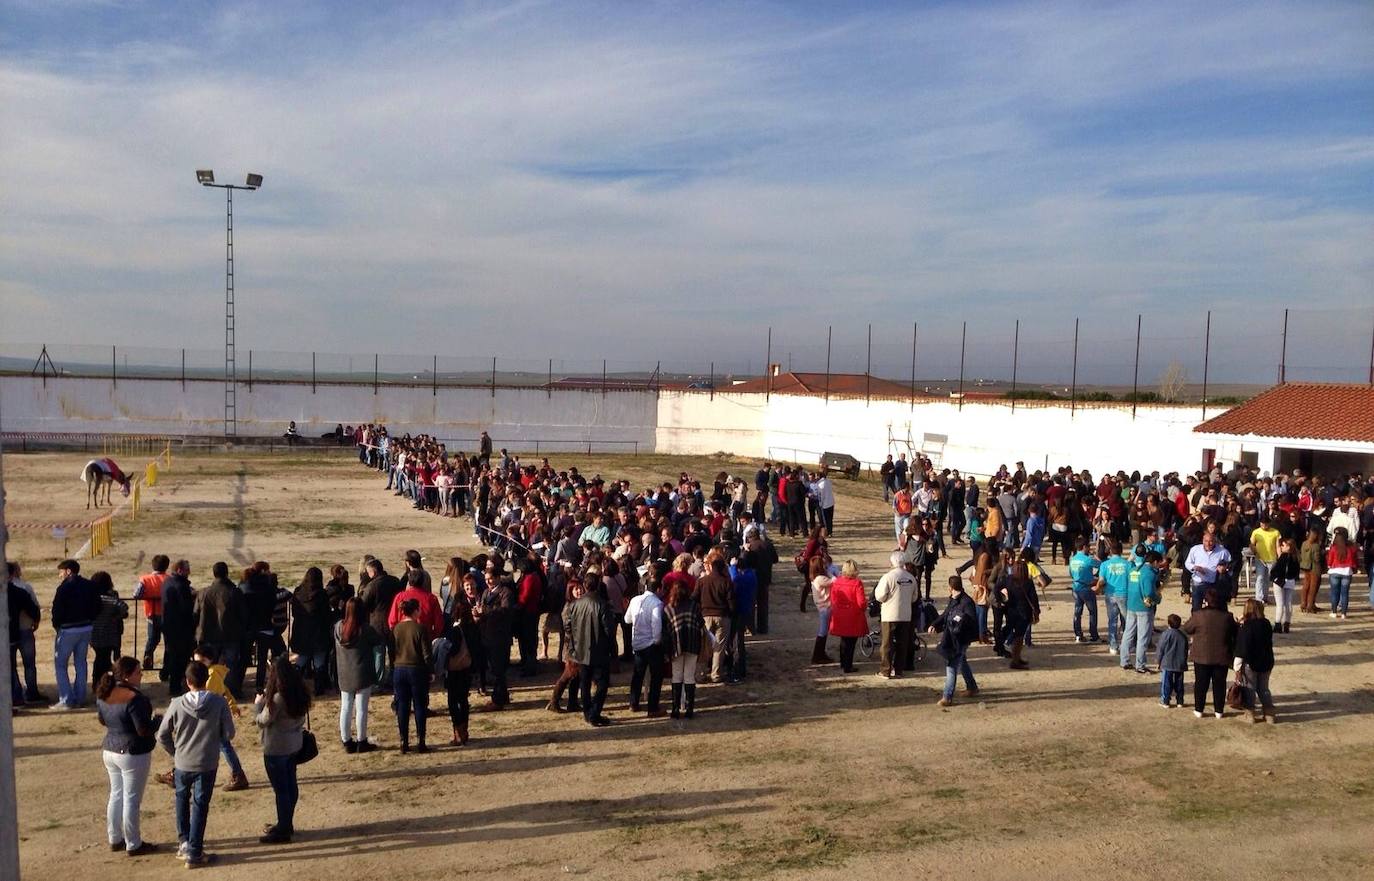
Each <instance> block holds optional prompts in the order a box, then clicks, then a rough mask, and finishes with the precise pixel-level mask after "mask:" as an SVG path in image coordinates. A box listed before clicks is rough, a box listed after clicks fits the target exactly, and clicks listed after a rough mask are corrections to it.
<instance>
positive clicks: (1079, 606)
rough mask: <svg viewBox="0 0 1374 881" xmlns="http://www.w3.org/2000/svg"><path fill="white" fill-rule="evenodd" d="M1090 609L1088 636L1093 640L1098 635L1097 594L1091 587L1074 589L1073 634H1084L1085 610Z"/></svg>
mask: <svg viewBox="0 0 1374 881" xmlns="http://www.w3.org/2000/svg"><path fill="white" fill-rule="evenodd" d="M1085 608H1086V609H1087V610H1088V637H1089V638H1090V639H1092V640H1093V641H1096V640H1097V639H1098V636H1097V594H1095V593H1093V589H1092V588H1091V587H1075V588H1074V589H1073V635H1074V636H1082V635H1083V610H1084V609H1085Z"/></svg>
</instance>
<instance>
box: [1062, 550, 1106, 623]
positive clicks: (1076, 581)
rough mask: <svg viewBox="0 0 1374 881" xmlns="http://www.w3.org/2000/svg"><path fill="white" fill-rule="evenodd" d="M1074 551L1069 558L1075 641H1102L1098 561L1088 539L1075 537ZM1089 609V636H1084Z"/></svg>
mask: <svg viewBox="0 0 1374 881" xmlns="http://www.w3.org/2000/svg"><path fill="white" fill-rule="evenodd" d="M1073 544H1074V553H1073V556H1072V557H1070V558H1069V581H1070V582H1071V583H1072V584H1073V641H1074V642H1077V643H1083V642H1092V643H1098V642H1101V641H1102V639H1101V637H1099V636H1098V634H1097V580H1098V579H1097V576H1098V571H1099V567H1098V562H1097V560H1095V559H1094V558H1093V557H1092V556H1090V555H1089V554H1088V539H1087V537H1086V536H1082V535H1079V536H1077V537H1075V538H1074V542H1073ZM1084 609H1087V610H1088V638H1087V639H1086V640H1085V639H1084V638H1083V610H1084Z"/></svg>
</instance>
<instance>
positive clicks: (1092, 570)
mask: <svg viewBox="0 0 1374 881" xmlns="http://www.w3.org/2000/svg"><path fill="white" fill-rule="evenodd" d="M1069 578H1071V579H1072V580H1073V586H1074V587H1076V588H1085V589H1091V588H1092V586H1093V582H1094V581H1096V580H1097V560H1096V559H1095V558H1094V557H1092V556H1089V555H1088V554H1086V553H1084V552H1083V551H1079V552H1077V553H1076V554H1074V555H1073V556H1072V557H1070V558H1069Z"/></svg>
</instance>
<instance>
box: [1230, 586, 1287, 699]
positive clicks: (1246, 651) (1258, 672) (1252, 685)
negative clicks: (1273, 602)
mask: <svg viewBox="0 0 1374 881" xmlns="http://www.w3.org/2000/svg"><path fill="white" fill-rule="evenodd" d="M1235 666H1236V669H1237V672H1239V673H1240V675H1241V678H1242V680H1243V681H1244V682H1245V686H1246V690H1247V692H1246V696H1247V699H1248V701H1249V704H1250V721H1251V722H1263V721H1265V720H1266V719H1267V720H1268V721H1269V722H1270V724H1273V723H1275V722H1277V721H1278V718H1277V717H1276V716H1275V715H1274V696H1273V694H1271V693H1270V691H1269V675H1270V674H1271V673H1273V672H1274V628H1273V626H1272V625H1271V624H1270V623H1269V619H1268V618H1266V617H1264V603H1262V602H1260V601H1259V600H1256V599H1248V600H1246V601H1245V612H1244V614H1243V616H1242V618H1241V622H1240V630H1239V631H1237V633H1236V660H1235Z"/></svg>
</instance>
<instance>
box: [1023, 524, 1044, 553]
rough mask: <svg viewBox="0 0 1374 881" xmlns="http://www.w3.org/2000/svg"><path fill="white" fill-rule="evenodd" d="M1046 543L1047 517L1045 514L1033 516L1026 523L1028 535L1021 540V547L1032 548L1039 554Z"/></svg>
mask: <svg viewBox="0 0 1374 881" xmlns="http://www.w3.org/2000/svg"><path fill="white" fill-rule="evenodd" d="M1044 543H1045V516H1044V515H1043V514H1035V515H1032V516H1031V518H1030V519H1029V520H1027V521H1026V535H1025V537H1024V538H1023V539H1022V540H1021V547H1022V548H1023V549H1024V548H1030V549H1031V550H1033V551H1035V552H1036V553H1037V554H1038V553H1040V546H1041V545H1042V544H1044Z"/></svg>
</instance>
